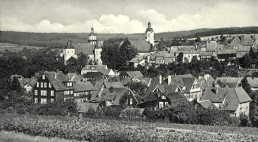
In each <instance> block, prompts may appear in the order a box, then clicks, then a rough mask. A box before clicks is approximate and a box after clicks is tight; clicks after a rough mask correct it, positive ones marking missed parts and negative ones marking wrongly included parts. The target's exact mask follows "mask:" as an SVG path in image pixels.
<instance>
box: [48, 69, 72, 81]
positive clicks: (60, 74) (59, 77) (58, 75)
mask: <svg viewBox="0 0 258 142" xmlns="http://www.w3.org/2000/svg"><path fill="white" fill-rule="evenodd" d="M46 73H47V74H50V75H51V76H53V77H54V79H56V80H58V81H61V82H64V81H68V77H67V76H66V75H65V74H64V73H63V72H62V71H56V72H54V71H49V72H46Z"/></svg>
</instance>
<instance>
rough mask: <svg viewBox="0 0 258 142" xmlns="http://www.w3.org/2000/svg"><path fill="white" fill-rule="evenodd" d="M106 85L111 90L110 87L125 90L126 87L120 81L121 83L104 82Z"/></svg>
mask: <svg viewBox="0 0 258 142" xmlns="http://www.w3.org/2000/svg"><path fill="white" fill-rule="evenodd" d="M104 85H105V87H106V88H110V87H113V88H124V85H123V83H122V82H121V81H119V82H104Z"/></svg>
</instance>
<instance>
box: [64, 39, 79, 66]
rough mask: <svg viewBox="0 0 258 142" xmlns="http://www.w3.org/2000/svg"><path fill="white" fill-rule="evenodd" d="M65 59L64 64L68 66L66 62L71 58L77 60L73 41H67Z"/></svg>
mask: <svg viewBox="0 0 258 142" xmlns="http://www.w3.org/2000/svg"><path fill="white" fill-rule="evenodd" d="M63 57H64V63H65V65H66V62H67V61H68V60H69V59H70V58H71V57H74V58H76V56H75V49H74V47H73V45H72V41H71V40H68V41H67V45H66V47H65V49H63Z"/></svg>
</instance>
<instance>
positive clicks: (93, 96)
mask: <svg viewBox="0 0 258 142" xmlns="http://www.w3.org/2000/svg"><path fill="white" fill-rule="evenodd" d="M90 93H91V101H98V99H99V98H98V97H99V96H98V94H99V91H91V92H90Z"/></svg>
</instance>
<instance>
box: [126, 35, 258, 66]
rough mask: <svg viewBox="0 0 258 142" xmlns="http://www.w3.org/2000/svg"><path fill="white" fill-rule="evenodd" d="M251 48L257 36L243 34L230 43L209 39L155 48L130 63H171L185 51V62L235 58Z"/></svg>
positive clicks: (140, 54) (253, 46)
mask: <svg viewBox="0 0 258 142" xmlns="http://www.w3.org/2000/svg"><path fill="white" fill-rule="evenodd" d="M251 48H253V49H255V50H256V48H257V40H256V38H255V36H252V35H246V36H244V35H241V36H235V37H234V38H233V39H232V41H231V43H230V44H228V45H222V44H218V43H217V41H207V42H206V44H200V45H198V46H197V45H192V46H171V47H168V48H167V49H166V50H165V51H155V50H154V51H151V52H148V53H139V54H138V55H137V56H136V57H135V58H133V59H132V60H131V61H129V64H130V65H131V66H134V67H137V66H138V65H142V66H146V65H153V64H156V65H160V64H169V63H173V62H176V59H177V56H178V55H179V54H180V53H183V62H191V61H192V59H193V58H196V59H197V60H211V59H217V60H219V61H225V60H235V59H238V58H242V57H243V56H244V55H245V54H247V53H249V51H250V49H251Z"/></svg>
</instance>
